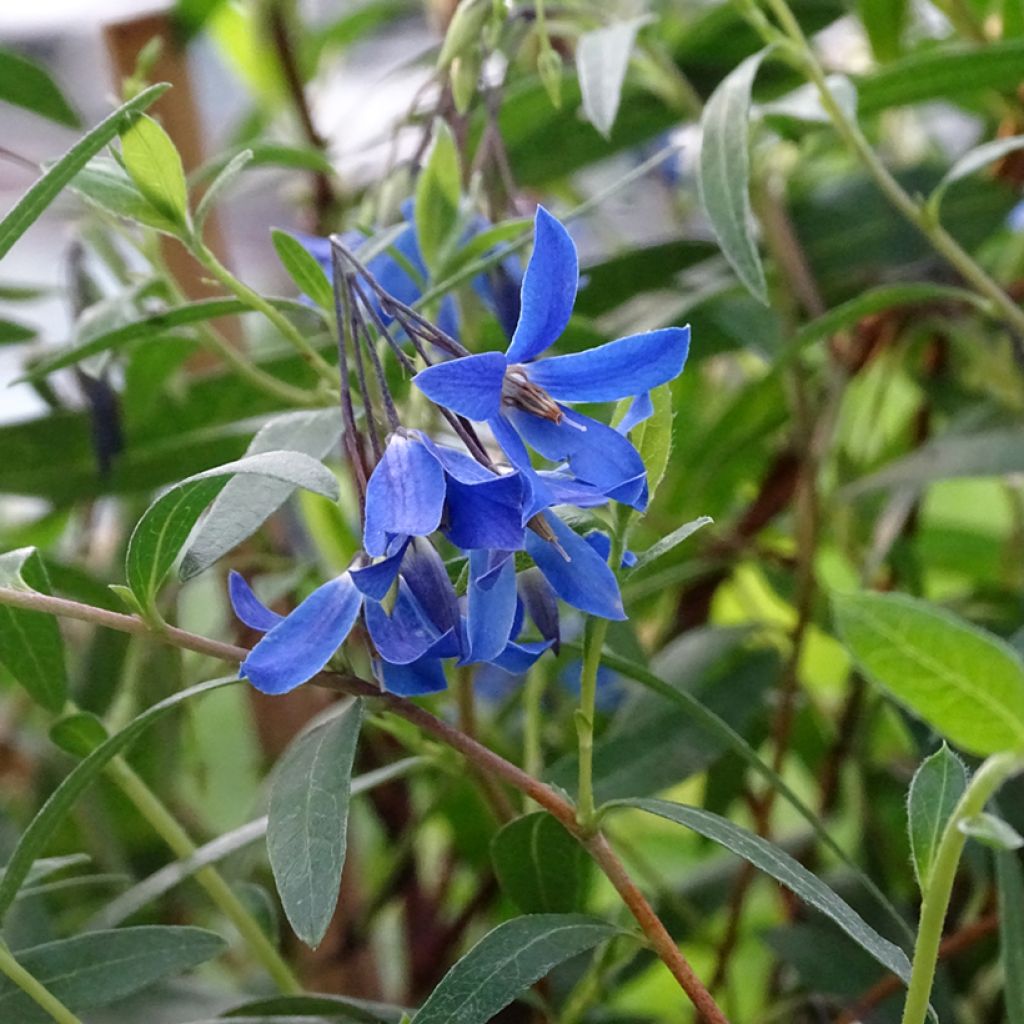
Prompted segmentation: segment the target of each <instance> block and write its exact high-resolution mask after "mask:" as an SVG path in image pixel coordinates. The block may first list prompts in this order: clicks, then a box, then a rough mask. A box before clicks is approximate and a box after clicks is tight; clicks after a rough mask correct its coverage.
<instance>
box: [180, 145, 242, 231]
mask: <svg viewBox="0 0 1024 1024" xmlns="http://www.w3.org/2000/svg"><path fill="white" fill-rule="evenodd" d="M254 156H255V154H254V153H253V151H252V150H251V149H243V150H242V151H241V152H240V153H236V154H235V155H234V156H233V157H232V158H231V159H230V160H229V161H228V162H227V163H226V164H225V165H224V166H223V167H222V168H221V169H220V171H219V172H218V173H217V176H216V177H215V178H214V179H213V181H211V182H210V185H209V188H207V190H206V191H205V192H204V193H203V198H202V199H200V200H199V202H198V204H197V205H196V212H195V217H194V218H193V223H194V225H195V230H196V233H197V234H200V235H201V234H202V231H203V225H204V224H205V223H206V218H207V217H209V216H210V213H211V212H212V210H213V208H214V206H216V204H217V201H218V200H219V199H220V198H221V196H222V195H223V194H224V192H225V191H226V190H227V189H228V188H229V187H230V186H231V185H232V183H233V182H234V180H235V178H237V177H238V176H239V175H240V174H241V173H242V171H244V170H245V169H246V167H248V166H249V164H250V163H251V162H252V160H253V159H254Z"/></svg>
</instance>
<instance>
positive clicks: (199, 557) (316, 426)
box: [180, 409, 341, 580]
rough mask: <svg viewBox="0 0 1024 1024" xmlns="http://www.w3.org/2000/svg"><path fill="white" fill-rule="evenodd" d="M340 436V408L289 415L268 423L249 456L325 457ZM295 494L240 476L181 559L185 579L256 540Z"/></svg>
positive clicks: (223, 493) (219, 498)
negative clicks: (283, 453)
mask: <svg viewBox="0 0 1024 1024" xmlns="http://www.w3.org/2000/svg"><path fill="white" fill-rule="evenodd" d="M339 437H341V414H340V413H339V411H338V410H337V409H317V410H316V411H314V412H294V413H286V414H285V415H283V416H277V417H275V418H274V419H272V420H269V421H268V422H267V423H266V424H265V425H264V426H262V427H261V428H260V429H259V431H258V432H257V433H256V436H255V437H254V438H253V439H252V442H251V443H250V444H249V447H248V449H247V450H246V455H258V454H259V453H260V452H268V451H294V452H302V453H303V454H304V455H308V456H309V457H310V458H313V459H322V458H324V457H325V456H326V455H327V454H328V453H329V452H330V451H331V450H332V449H333V448H334V447H335V445H336V444H337V443H338V438H339ZM294 493H295V487H294V486H292V485H291V484H289V483H285V482H282V481H280V480H274V479H271V478H268V477H262V476H250V475H245V476H237V477H235V478H234V479H233V480H231V481H229V482H228V484H227V486H226V487H225V488H224V490H222V491H221V492H220V494H218V495H217V497H216V498H215V499H214V502H213V505H212V506H211V507H210V511H209V513H208V514H207V515H206V517H205V518H204V519H203V521H202V523H201V524H200V525H199V528H198V529H197V530H196V533H195V536H194V537H193V539H192V543H191V544H190V545H189V547H188V550H187V551H186V552H185V557H184V558H183V559H182V563H181V570H180V576H181V578H182V579H183V580H189V579H191V578H192V577H193V576H196V575H198V574H199V573H201V572H202V571H203V570H204V569H207V568H209V567H210V566H211V565H213V563H214V562H216V561H217V560H218V559H219V558H221V557H222V556H223V555H226V554H227V553H228V552H229V551H230V550H231V549H232V548H234V547H235V546H236V545H238V544H241V542H242V541H243V540H245V539H246V538H247V537H250V536H252V534H254V533H255V532H256V531H257V530H258V529H259V528H260V526H262V525H263V523H264V522H266V520H267V518H268V517H269V516H270V515H271V514H272V513H274V512H275V511H277V509H279V508H280V507H281V506H282V505H283V504H284V503H285V502H286V501H287V500H288V498H289V497H291V495H292V494H294Z"/></svg>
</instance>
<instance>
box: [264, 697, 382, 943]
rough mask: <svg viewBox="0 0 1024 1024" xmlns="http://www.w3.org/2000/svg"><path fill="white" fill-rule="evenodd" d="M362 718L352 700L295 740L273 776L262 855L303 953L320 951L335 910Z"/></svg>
mask: <svg viewBox="0 0 1024 1024" xmlns="http://www.w3.org/2000/svg"><path fill="white" fill-rule="evenodd" d="M362 713H363V709H362V702H361V701H359V700H356V701H354V702H353V703H352V704H351V705H350V706H349V707H348V708H347V709H346V710H345V711H344V712H342V713H341V714H340V715H338V716H337V717H336V718H334V719H332V720H331V721H329V722H326V723H325V724H323V725H321V726H318V727H317V728H315V729H313V730H312V731H311V732H308V733H306V734H305V735H303V736H300V737H299V738H298V739H297V740H296V741H295V742H294V743H293V744H292V746H291V747H290V748H289V749H288V750H287V751H286V753H285V755H284V757H283V758H282V760H281V764H280V766H279V767H278V769H277V771H276V772H275V773H274V784H273V788H272V789H271V791H270V810H269V817H268V821H267V852H268V853H269V855H270V867H271V869H272V870H273V872H274V881H275V882H276V883H277V891H278V893H279V894H280V896H281V903H282V905H283V906H284V912H285V914H286V915H287V917H288V920H289V922H290V923H291V926H292V928H294V929H295V934H296V935H298V936H299V938H300V939H302V941H303V942H305V943H306V945H308V946H313V947H315V946H318V945H319V944H320V940H321V939H322V938H323V937H324V934H325V933H326V931H327V927H328V925H329V924H330V923H331V918H332V917H333V916H334V908H335V906H336V905H337V903H338V887H339V885H340V884H341V872H342V868H343V867H344V866H345V845H346V839H347V831H348V804H349V789H350V785H351V781H352V762H353V759H354V757H355V752H356V744H357V742H358V740H359V727H360V725H361V724H362Z"/></svg>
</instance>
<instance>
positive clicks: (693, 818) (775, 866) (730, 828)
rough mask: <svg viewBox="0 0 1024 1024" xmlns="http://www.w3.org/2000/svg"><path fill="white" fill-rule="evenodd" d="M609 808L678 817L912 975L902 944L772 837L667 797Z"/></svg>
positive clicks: (881, 959)
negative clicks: (883, 932) (884, 934)
mask: <svg viewBox="0 0 1024 1024" xmlns="http://www.w3.org/2000/svg"><path fill="white" fill-rule="evenodd" d="M608 806H615V807H623V806H625V807H636V808H638V809H640V810H642V811H646V812H647V813H648V814H656V815H657V816H658V817H661V818H667V819H668V820H669V821H674V822H676V823H677V824H679V825H683V826H685V827H686V828H689V829H692V830H693V831H694V832H697V833H698V834H700V835H702V836H705V837H706V838H708V839H710V840H712V842H715V843H718V844H719V845H721V846H724V847H725V848H726V849H727V850H731V851H732V852H733V853H735V854H736V855H737V856H739V857H742V858H743V859H744V860H745V861H747V862H748V863H750V864H753V865H754V867H756V868H757V869H758V870H760V871H763V872H764V873H765V874H767V875H771V877H772V878H774V879H775V880H776V881H777V882H780V883H781V884H782V885H784V886H786V888H787V889H789V890H790V891H792V892H793V893H795V894H796V895H797V896H799V897H800V898H801V899H802V900H804V901H805V902H806V903H809V904H810V905H811V906H812V907H814V908H815V909H816V910H819V911H821V913H823V914H825V915H826V916H827V917H828V918H829V919H830V920H832V921H833V922H834V923H835V924H837V925H838V926H839V927H840V928H842V930H843V931H844V932H846V934H847V935H849V936H850V938H851V939H853V940H854V942H856V943H857V944H858V945H859V946H860V947H861V948H862V949H864V950H866V951H867V952H868V953H870V954H871V956H873V957H874V958H875V960H876V961H878V963H880V964H881V965H882V966H883V967H885V968H886V969H887V970H890V971H892V973H893V974H895V975H897V976H898V977H900V978H902V979H903V980H904V981H907V980H908V979H909V978H910V961H909V960H908V959H907V956H906V954H905V953H904V952H903V950H902V949H900V948H899V946H896V945H894V944H893V943H892V942H890V941H889V940H888V939H886V938H883V937H882V936H881V935H879V934H878V932H876V931H875V930H874V928H872V927H871V926H870V925H869V924H868V923H867V922H866V921H865V920H864V919H863V918H862V917H861V916H860V915H859V914H858V913H857V912H856V911H855V910H854V909H853V908H852V907H851V906H850V905H849V904H848V903H846V902H845V901H844V900H843V899H841V898H840V897H839V896H838V895H837V894H836V893H835V892H833V891H832V889H830V888H829V887H828V886H827V885H826V884H825V883H824V882H823V881H822V880H821V879H820V878H818V877H817V876H816V875H812V874H811V872H810V871H808V870H807V868H805V867H804V866H803V865H802V864H801V863H800V862H799V861H797V860H795V859H794V858H793V857H791V856H790V855H789V854H788V853H786V852H785V851H783V850H780V849H779V848H778V847H777V846H775V845H774V844H772V843H770V842H768V840H767V839H763V838H762V837H761V836H758V835H755V834H754V833H753V832H748V831H747V830H746V829H745V828H741V827H740V826H739V825H734V824H733V823H732V822H731V821H729V820H728V819H726V818H722V817H719V816H718V815H717V814H712V813H711V812H710V811H705V810H703V809H702V808H700V807H687V806H685V805H684V804H675V803H670V802H669V801H667V800H619V801H616V802H615V803H614V804H611V805H608Z"/></svg>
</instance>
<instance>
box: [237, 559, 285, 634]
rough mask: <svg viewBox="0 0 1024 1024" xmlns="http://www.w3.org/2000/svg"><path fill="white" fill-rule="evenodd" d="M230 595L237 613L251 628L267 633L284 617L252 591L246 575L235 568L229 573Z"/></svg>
mask: <svg viewBox="0 0 1024 1024" xmlns="http://www.w3.org/2000/svg"><path fill="white" fill-rule="evenodd" d="M228 597H229V598H230V599H231V607H232V608H234V610H235V615H237V616H238V618H239V619H241V620H242V622H244V623H245V624H246V625H247V626H248V627H249V628H250V629H257V630H259V631H260V632H261V633H266V632H268V631H270V630H271V629H273V628H274V627H275V626H276V625H277V624H278V623H279V622H280V621H281V620H282V619H283V618H284V616H283V615H278V614H277V612H272V611H271V610H270V609H269V608H268V607H267V606H266V605H265V604H264V603H263V602H262V601H261V600H260V599H259V598H258V597H257V596H256V595H255V594H254V593H253V591H252V587H250V586H249V584H248V583H246V581H245V577H244V576H243V575H242V574H241V573H238V572H235V570H234V569H232V570H231V572H230V574H229V575H228Z"/></svg>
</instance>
